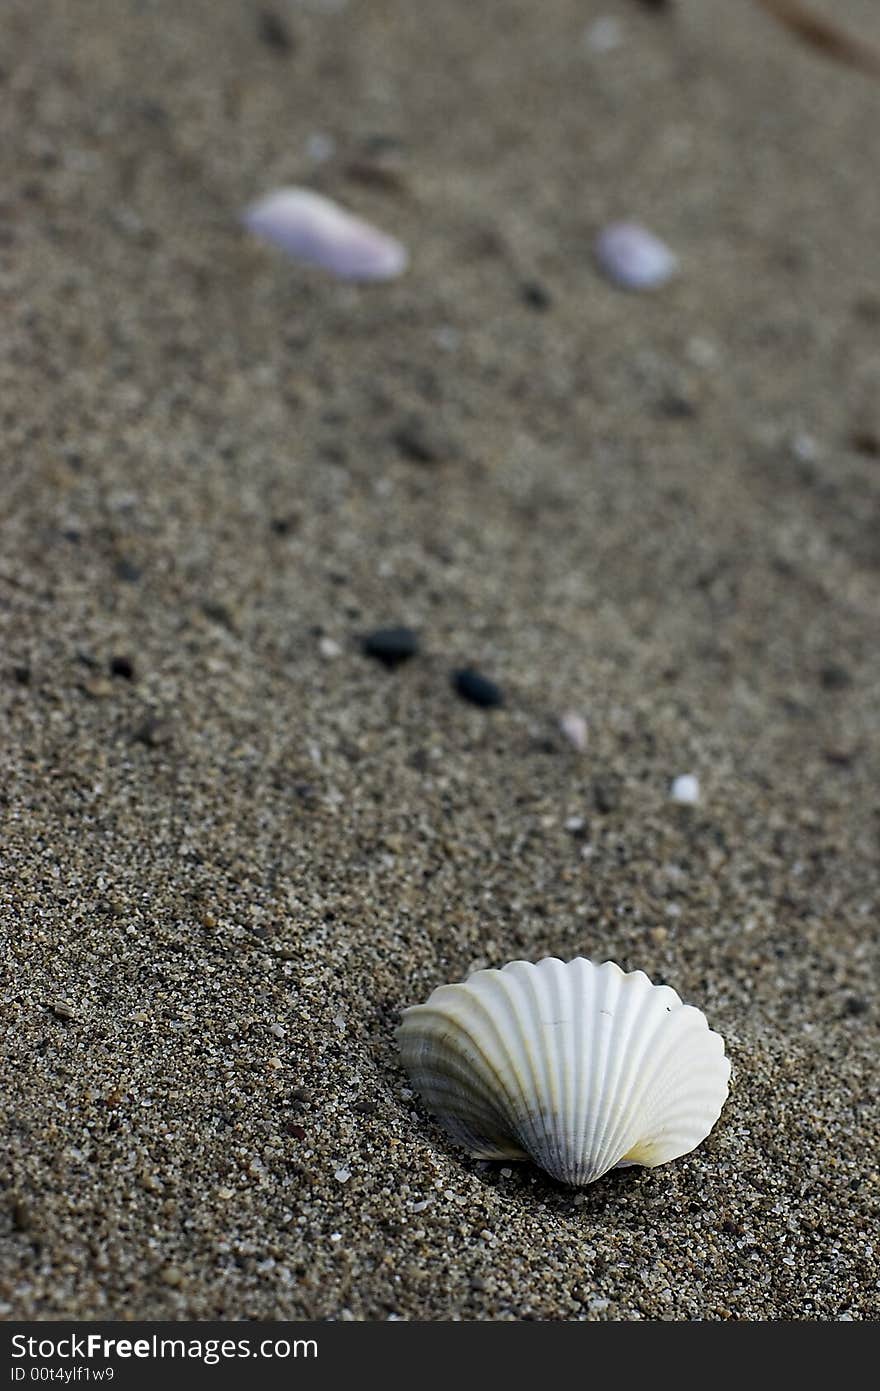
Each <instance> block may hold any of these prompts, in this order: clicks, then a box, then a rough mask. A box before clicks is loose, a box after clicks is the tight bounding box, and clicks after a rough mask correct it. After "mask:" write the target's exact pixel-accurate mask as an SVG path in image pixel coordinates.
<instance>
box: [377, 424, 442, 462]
mask: <svg viewBox="0 0 880 1391" xmlns="http://www.w3.org/2000/svg"><path fill="white" fill-rule="evenodd" d="M391 438H392V441H393V443H394V444H395V445H396V446H397V448H398V450H399V451H400V453H401V454H402V455H403V457H404V458H405V459H411V460H412V462H413V463H414V464H437V463H440V461H441V460H443V459H449V458H451V457H452V454H453V453H454V450H453V448H452V445H451V443H450V441H449V439H448V438H447V437H446V436H445V435H444V434H443V432H442V431H440V430H439V429H437V428H436V427H435V426H433V425H431V424H429V422H428V421H427V420H425V418H424V417H423V416H420V415H411V416H408V417H407V419H406V420H403V421H401V423H400V424H399V425H398V426H397V428H396V430H395V431H394V433H393V435H392V436H391Z"/></svg>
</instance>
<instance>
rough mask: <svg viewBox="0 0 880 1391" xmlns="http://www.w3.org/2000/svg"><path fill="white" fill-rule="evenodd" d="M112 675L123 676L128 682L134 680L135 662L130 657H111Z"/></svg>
mask: <svg viewBox="0 0 880 1391" xmlns="http://www.w3.org/2000/svg"><path fill="white" fill-rule="evenodd" d="M110 675H111V676H121V677H123V679H124V680H126V681H133V680H134V662H133V661H132V660H131V658H130V657H111V658H110Z"/></svg>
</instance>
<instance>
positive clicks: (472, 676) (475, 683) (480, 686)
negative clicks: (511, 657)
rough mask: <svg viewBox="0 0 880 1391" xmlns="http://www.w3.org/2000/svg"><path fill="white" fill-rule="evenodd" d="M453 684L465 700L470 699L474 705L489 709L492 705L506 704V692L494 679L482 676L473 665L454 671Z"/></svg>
mask: <svg viewBox="0 0 880 1391" xmlns="http://www.w3.org/2000/svg"><path fill="white" fill-rule="evenodd" d="M452 684H453V686H454V687H455V689H456V691H457V692H458V694H459V695H460V696H461V697H462V699H463V700H469V701H470V702H471V704H472V705H480V706H482V707H483V708H484V709H486V710H488V709H490V708H491V707H492V706H496V705H503V704H504V693H503V691H502V690H501V687H500V686H496V685H495V682H494V681H490V680H489V678H488V677H487V676H481V675H480V673H479V672H478V671H474V670H473V668H472V667H463V668H462V669H461V670H460V671H454V672H453V673H452Z"/></svg>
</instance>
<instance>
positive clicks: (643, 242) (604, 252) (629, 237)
mask: <svg viewBox="0 0 880 1391" xmlns="http://www.w3.org/2000/svg"><path fill="white" fill-rule="evenodd" d="M596 259H597V260H598V262H599V265H600V266H601V268H602V270H603V271H604V272H605V274H606V275H607V277H608V279H609V280H612V281H613V282H614V284H615V285H619V286H620V287H621V289H624V290H656V289H659V287H660V286H661V285H665V284H666V282H667V280H671V278H672V276H673V275H675V273H676V271H677V270H678V257H677V256H676V255H675V253H674V252H672V251H670V249H669V247H668V246H667V245H666V243H665V242H662V241H661V240H660V238H659V237H655V236H654V233H653V232H649V231H648V230H647V228H646V227H640V226H639V224H638V223H637V222H612V223H611V224H610V225H609V226H608V227H605V228H603V230H602V231H601V232H600V233H599V236H598V237H597V239H596Z"/></svg>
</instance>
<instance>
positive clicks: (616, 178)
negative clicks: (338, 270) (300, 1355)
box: [0, 0, 880, 1320]
mask: <svg viewBox="0 0 880 1391" xmlns="http://www.w3.org/2000/svg"><path fill="white" fill-rule="evenodd" d="M815 8H816V9H817V10H819V11H821V12H823V13H825V14H830V13H831V12H832V11H833V12H834V13H835V14H836V15H837V16H838V17H839V18H840V19H846V21H847V23H848V24H849V25H850V27H852V28H854V29H857V30H861V31H862V32H871V30H872V28H873V31H874V37H875V38H877V39H880V30H878V28H877V18H878V17H877V7H876V5H875V4H873V3H872V2H871V0H861V2H860V0H846V2H845V3H838V4H834V5H831V4H830V0H829V3H825V4H824V6H823V3H822V0H816V4H815ZM609 19H610V20H613V21H616V27H615V24H613V23H612V24H611V25H610V27H609V24H608V23H607V21H608V20H609ZM599 20H604V21H606V22H605V24H604V26H603V25H600V26H599V28H598V29H597V28H596V22H597V21H599ZM0 24H2V35H3V43H2V53H0V111H2V122H3V132H4V138H3V141H2V147H0V170H2V178H0V306H2V327H0V770H2V771H0V944H2V948H0V1050H2V1052H0V1136H2V1139H0V1315H2V1317H3V1318H5V1319H40V1320H45V1319H109V1318H113V1319H175V1320H176V1319H216V1318H224V1319H259V1320H274V1319H319V1320H327V1319H355V1320H363V1319H369V1320H385V1319H389V1318H403V1319H413V1320H437V1319H471V1320H487V1319H503V1320H512V1319H539V1320H581V1319H610V1320H636V1319H654V1320H656V1319H664V1320H687V1319H707V1320H721V1319H746V1320H757V1319H761V1320H781V1319H785V1320H813V1319H820V1320H836V1319H852V1320H863V1319H872V1318H873V1319H876V1318H877V1317H878V1316H880V1223H878V1208H880V1178H878V1167H877V1154H878V1152H880V1110H878V1089H877V1059H878V1051H877V1050H878V1018H880V1001H878V980H880V960H878V956H880V945H878V899H880V793H878V788H880V767H878V762H880V759H878V755H880V732H878V690H880V643H878V619H880V253H878V245H880V240H878V234H880V179H878V177H877V174H878V170H877V149H878V132H880V83H876V82H874V83H872V82H871V81H870V80H868V79H866V78H864V77H861V76H859V75H857V74H854V73H852V72H849V71H847V70H846V69H844V68H842V67H839V66H836V65H834V64H832V63H829V62H828V61H825V60H823V59H822V58H821V57H819V56H817V55H816V54H814V53H812V52H810V51H809V50H808V49H806V48H805V47H803V46H801V45H799V44H798V43H797V42H796V41H795V40H794V39H793V38H792V36H791V35H789V34H786V33H785V32H784V31H783V30H782V29H780V28H779V27H778V26H776V25H775V24H774V23H773V22H772V21H771V20H770V18H769V17H768V16H767V15H766V14H765V13H763V12H762V11H761V10H760V9H759V8H758V7H757V6H755V5H753V4H750V3H748V0H680V2H679V3H677V4H675V5H670V6H667V7H663V8H661V9H660V10H654V9H651V8H648V7H645V6H643V5H640V4H638V3H636V0H542V3H540V4H536V3H534V0H480V3H474V0H443V3H442V4H440V3H437V4H420V5H414V4H412V3H410V0H373V2H372V3H367V2H366V0H348V3H347V4H346V3H344V0H309V3H306V0H272V3H271V4H270V3H268V0H267V3H266V4H265V5H256V4H248V3H244V2H243V0H239V2H237V3H236V2H231V3H224V4H218V3H216V0H188V3H187V4H185V5H184V4H180V3H178V0H142V2H139V0H92V3H90V4H89V5H88V6H80V5H72V4H70V3H69V0H42V3H41V4H39V5H36V4H34V3H33V0H6V3H5V4H4V6H3V16H2V21H0ZM603 35H604V37H603ZM286 185H298V186H307V187H309V188H312V189H315V190H317V191H319V192H321V193H323V194H325V195H326V196H328V197H330V198H333V199H334V200H336V201H337V202H339V203H340V204H342V205H343V206H344V207H346V208H348V209H350V210H351V211H352V212H355V213H356V214H357V215H358V216H360V217H363V218H366V219H367V220H369V221H370V222H372V223H374V224H375V225H376V226H378V227H380V228H381V229H382V230H383V231H385V232H388V233H390V234H392V235H393V236H396V237H398V238H399V239H400V240H401V241H402V242H403V243H404V245H405V246H406V247H407V249H408V251H409V256H410V263H409V267H408V269H407V270H406V272H405V273H404V274H402V275H401V276H399V278H396V279H393V280H388V281H385V282H381V283H373V284H361V283H347V282H341V281H339V280H337V279H335V278H333V277H332V276H331V275H330V274H328V273H327V272H324V271H321V270H320V269H316V268H311V267H307V266H303V265H300V264H298V263H296V262H294V261H292V260H290V259H289V258H287V257H285V256H284V255H283V254H282V253H281V252H279V251H277V250H275V249H273V248H272V247H270V246H267V245H265V244H263V243H261V242H259V241H258V240H257V239H256V238H255V237H253V236H250V235H248V233H247V232H246V230H245V229H244V228H243V227H242V224H241V214H242V210H243V209H244V208H245V207H246V206H247V205H248V204H249V203H250V202H251V201H252V200H253V199H255V198H258V197H260V196H262V195H263V194H265V193H268V192H269V191H271V190H272V189H274V188H277V187H282V186H286ZM621 219H626V220H634V221H637V222H640V223H642V224H644V225H645V226H646V227H648V228H650V230H651V231H652V232H653V233H654V234H655V235H657V236H659V237H661V238H662V239H663V240H664V241H665V242H666V243H667V244H668V245H669V246H670V247H671V248H672V249H673V251H674V253H675V255H676V256H677V257H678V260H679V273H678V274H677V275H676V276H675V278H674V279H672V280H671V281H670V282H669V283H668V284H666V285H665V286H663V287H662V288H658V289H656V290H654V291H652V292H646V293H633V292H629V293H628V292H626V291H623V290H621V289H620V288H618V287H616V286H615V285H613V284H611V283H609V281H608V279H607V278H606V277H605V276H604V275H603V274H602V273H601V271H600V269H599V268H598V266H597V264H596V259H595V256H594V243H595V238H596V235H597V233H598V232H599V231H600V230H601V228H602V227H603V226H605V225H606V224H608V223H609V222H614V221H618V220H621ZM401 624H405V625H407V626H409V627H411V628H412V629H414V630H415V631H416V632H417V633H418V635H419V640H420V650H419V652H418V654H417V655H415V656H414V657H412V658H411V659H410V660H408V661H406V662H404V663H401V664H400V665H398V666H397V667H395V668H393V669H390V668H388V667H386V666H385V665H383V664H382V663H380V662H379V661H377V660H376V659H375V658H373V657H371V656H369V655H366V654H365V652H364V650H363V638H364V635H365V634H367V633H369V632H371V631H372V630H374V629H376V628H381V627H388V626H396V625H401ZM462 667H474V668H476V669H477V670H478V671H480V672H481V673H483V674H484V675H485V676H487V677H489V678H491V679H492V680H493V681H495V682H497V683H498V685H499V686H500V687H501V689H502V691H503V695H504V703H503V704H502V705H501V706H499V707H497V708H491V709H482V708H478V707H476V706H474V705H472V704H468V703H466V702H465V701H464V700H463V699H462V698H461V696H460V695H459V694H457V692H456V691H455V689H454V688H453V685H452V682H451V674H452V673H453V672H454V671H455V670H456V669H459V668H462ZM566 712H573V713H575V714H577V715H579V716H580V717H581V718H582V719H583V720H584V721H585V726H586V744H585V747H584V748H583V749H580V750H579V749H577V748H575V747H574V746H573V745H572V743H571V742H570V741H569V740H568V739H567V738H566V737H565V735H564V734H563V733H562V731H561V730H560V723H559V722H560V718H561V716H562V715H563V714H564V713H566ZM680 775H694V776H695V777H697V778H698V780H699V786H700V797H699V801H698V802H697V803H696V804H695V805H680V804H678V803H676V802H675V801H674V800H673V799H672V798H671V796H670V787H671V784H672V781H673V779H674V778H676V777H678V776H680ZM547 955H553V956H558V957H562V958H563V959H569V958H571V957H574V956H577V955H584V956H588V957H590V958H592V959H594V960H597V961H602V960H605V959H612V960H615V961H617V962H618V963H619V964H620V965H621V966H622V967H624V969H627V970H632V969H636V968H640V969H642V970H644V971H645V972H647V974H648V975H649V976H650V977H651V979H652V980H654V981H662V982H666V983H668V984H669V985H671V986H673V987H674V988H675V989H676V990H677V991H678V993H679V994H680V996H681V997H682V999H683V1000H685V1001H686V1002H688V1003H690V1004H694V1005H697V1006H698V1007H699V1008H700V1009H702V1010H703V1011H704V1012H705V1014H706V1016H707V1018H708V1020H709V1023H710V1025H711V1027H712V1028H713V1029H716V1030H718V1031H719V1032H720V1033H721V1034H722V1035H723V1036H724V1038H725V1041H726V1046H727V1051H728V1054H729V1056H730V1059H731V1062H732V1068H733V1072H732V1080H731V1093H730V1098H729V1100H728V1102H727V1104H726V1105H725V1107H724V1109H723V1111H722V1114H721V1117H720V1120H719V1121H718V1124H717V1125H716V1126H715V1128H714V1130H713V1131H712V1133H711V1135H710V1136H709V1138H708V1139H707V1140H706V1141H705V1142H704V1143H703V1144H702V1145H700V1146H699V1148H698V1149H696V1150H695V1151H693V1152H692V1153H691V1154H689V1155H687V1156H685V1157H683V1158H680V1159H678V1160H677V1161H675V1162H673V1163H671V1164H669V1165H666V1166H664V1167H660V1168H657V1169H653V1170H649V1169H642V1168H629V1169H625V1170H621V1171H617V1172H613V1173H611V1174H608V1175H606V1176H605V1177H604V1178H602V1179H601V1180H599V1181H598V1182H597V1183H595V1184H593V1185H591V1186H590V1187H588V1188H586V1189H584V1190H581V1191H579V1192H575V1191H571V1190H568V1189H565V1188H563V1187H560V1186H558V1185H556V1184H554V1183H553V1182H552V1181H551V1180H550V1179H549V1178H547V1177H546V1176H545V1175H543V1174H542V1173H541V1172H540V1171H538V1170H537V1169H535V1168H534V1167H533V1166H531V1165H526V1164H522V1165H520V1164H508V1165H503V1164H497V1163H486V1162H481V1161H478V1160H474V1159H471V1158H469V1157H468V1156H467V1155H466V1154H464V1153H463V1152H462V1151H461V1150H459V1149H458V1148H457V1147H456V1146H455V1145H454V1144H453V1143H452V1142H451V1141H450V1140H448V1139H447V1138H446V1137H445V1134H444V1132H443V1131H442V1129H441V1128H440V1127H439V1126H438V1125H437V1123H436V1121H435V1120H434V1119H433V1118H432V1117H431V1116H430V1115H429V1114H428V1113H427V1111H426V1110H425V1109H424V1108H423V1107H422V1106H421V1105H420V1103H419V1101H418V1098H417V1097H415V1096H414V1095H413V1094H412V1091H411V1089H410V1087H409V1085H408V1079H407V1077H406V1075H405V1073H404V1072H403V1070H402V1067H401V1065H400V1062H399V1056H398V1051H397V1044H396V1040H395V1029H396V1027H397V1025H398V1023H399V1019H400V1012H401V1010H402V1009H403V1008H405V1007H406V1006H407V1005H411V1004H415V1003H419V1002H421V1001H423V1000H424V999H426V998H427V996H428V994H429V993H430V992H431V990H432V989H433V988H434V987H435V986H437V985H440V984H443V983H445V982H450V981H458V980H461V979H463V978H464V977H465V976H466V975H467V974H468V973H469V971H471V970H473V969H475V968H477V967H480V966H486V965H489V966H500V965H503V964H504V963H505V962H507V961H510V960H514V959H517V958H525V959H528V960H532V961H537V960H539V959H540V958H542V957H544V956H547Z"/></svg>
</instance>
